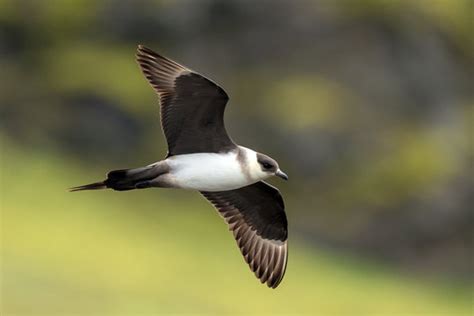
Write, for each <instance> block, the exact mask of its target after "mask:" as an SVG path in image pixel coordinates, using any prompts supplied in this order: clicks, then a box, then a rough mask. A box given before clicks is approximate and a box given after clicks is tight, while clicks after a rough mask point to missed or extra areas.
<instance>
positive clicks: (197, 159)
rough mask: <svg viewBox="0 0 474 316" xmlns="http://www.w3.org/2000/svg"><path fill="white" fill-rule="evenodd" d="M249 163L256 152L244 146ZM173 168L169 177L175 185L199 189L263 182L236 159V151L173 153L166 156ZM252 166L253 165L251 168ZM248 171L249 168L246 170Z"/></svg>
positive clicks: (230, 188)
mask: <svg viewBox="0 0 474 316" xmlns="http://www.w3.org/2000/svg"><path fill="white" fill-rule="evenodd" d="M245 150H246V153H247V157H248V159H247V163H250V164H251V163H252V162H253V159H252V156H253V155H254V154H252V153H254V152H253V151H252V150H250V149H245ZM166 162H167V164H168V165H169V167H170V169H171V170H170V172H169V173H168V176H169V177H170V178H171V179H170V180H171V181H172V182H173V186H175V187H178V188H183V189H193V190H199V191H226V190H234V189H238V188H241V187H243V186H247V185H249V184H252V183H255V182H258V181H260V180H261V179H260V177H259V176H260V175H255V174H254V175H252V174H251V172H244V171H243V169H242V165H241V163H239V161H238V159H237V151H233V152H229V153H225V154H215V153H197V154H185V155H177V156H171V157H169V158H168V159H166ZM251 169H253V168H250V170H251ZM247 170H249V169H247Z"/></svg>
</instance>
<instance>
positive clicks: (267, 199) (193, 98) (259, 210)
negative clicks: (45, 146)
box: [71, 45, 288, 288]
mask: <svg viewBox="0 0 474 316" xmlns="http://www.w3.org/2000/svg"><path fill="white" fill-rule="evenodd" d="M136 60H137V62H138V64H139V66H140V68H141V70H142V72H143V74H144V75H145V77H146V79H147V80H148V82H149V83H150V85H151V86H152V87H153V89H154V90H155V91H156V93H157V94H158V96H159V100H160V112H161V126H162V129H163V132H164V135H165V137H166V141H167V144H168V154H167V155H166V157H165V159H164V160H161V161H158V162H155V163H153V164H150V165H148V166H145V167H141V168H134V169H123V170H114V171H110V172H109V173H108V174H107V179H105V180H104V181H101V182H96V183H92V184H87V185H83V186H78V187H74V188H71V191H80V190H96V189H106V188H109V189H113V190H117V191H126V190H133V189H145V188H182V189H191V190H197V191H199V192H200V193H201V194H202V195H203V196H204V197H205V198H206V199H207V200H209V202H210V203H212V204H213V205H214V207H215V208H216V209H217V210H218V212H219V213H220V215H222V217H223V218H224V219H225V221H226V222H227V224H228V225H229V230H231V231H232V232H233V235H234V238H235V239H236V241H237V244H238V246H239V248H240V251H241V253H242V255H243V256H244V259H245V261H246V262H247V264H248V265H249V267H250V269H251V270H252V271H253V272H254V273H255V275H256V276H257V278H258V279H260V281H261V282H262V283H266V284H267V285H268V286H269V287H271V288H276V287H277V286H278V285H279V284H280V282H281V280H282V278H283V276H284V274H285V270H286V264H287V258H288V245H287V236H288V230H287V227H288V223H287V219H286V215H285V211H284V208H285V207H284V203H283V198H282V197H281V195H280V192H279V190H278V189H276V188H275V187H273V186H271V185H269V184H268V183H266V182H264V181H263V180H265V179H267V178H269V177H271V176H274V175H275V176H277V177H280V178H283V179H285V180H288V176H287V175H286V174H285V173H284V172H283V171H281V170H280V167H279V166H278V163H277V162H276V161H275V160H274V159H272V158H270V157H269V156H267V155H264V154H262V153H258V152H256V151H254V150H252V149H249V148H246V147H243V146H240V145H237V144H236V143H234V141H232V139H231V138H230V137H229V135H228V134H227V131H226V129H225V127H224V110H225V107H226V104H227V101H228V100H229V97H228V96H227V93H226V92H225V91H224V90H223V89H222V88H221V87H219V86H218V85H217V84H216V83H214V82H213V81H211V80H210V79H208V78H206V77H204V76H203V75H201V74H199V73H197V72H195V71H193V70H191V69H189V68H187V67H185V66H182V65H180V64H178V63H177V62H175V61H173V60H171V59H168V58H166V57H163V56H161V55H159V54H157V53H155V52H154V51H152V50H151V49H149V48H146V47H145V46H142V45H139V46H138V50H137V55H136Z"/></svg>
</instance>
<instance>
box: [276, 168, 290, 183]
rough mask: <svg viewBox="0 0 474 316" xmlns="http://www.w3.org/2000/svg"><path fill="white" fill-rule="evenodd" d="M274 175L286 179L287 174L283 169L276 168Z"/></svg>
mask: <svg viewBox="0 0 474 316" xmlns="http://www.w3.org/2000/svg"><path fill="white" fill-rule="evenodd" d="M275 175H276V176H277V177H280V178H282V179H284V180H287V181H288V176H287V175H286V173H284V172H283V171H281V170H280V169H278V170H277V172H275Z"/></svg>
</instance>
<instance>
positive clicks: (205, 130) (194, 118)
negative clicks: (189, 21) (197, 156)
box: [137, 45, 236, 156]
mask: <svg viewBox="0 0 474 316" xmlns="http://www.w3.org/2000/svg"><path fill="white" fill-rule="evenodd" d="M137 61H138V64H139V65H140V67H141V69H142V71H143V74H144V75H145V77H146V78H147V79H148V81H149V82H150V84H151V86H152V87H153V88H154V89H155V91H156V92H157V93H158V95H159V96H160V105H161V125H162V128H163V131H164V133H165V137H166V140H167V142H168V156H173V155H181V154H190V153H200V152H213V153H218V152H227V151H229V150H232V149H234V148H235V147H236V145H235V144H234V142H233V141H232V140H231V139H230V137H229V136H228V135H227V132H226V130H225V127H224V110H225V105H226V103H227V100H228V99H229V97H228V96H227V94H226V93H225V91H224V90H223V89H222V88H221V87H219V86H218V85H216V84H215V83H214V82H212V81H211V80H209V79H207V78H205V77H203V76H201V75H200V74H198V73H196V72H194V71H192V70H190V69H188V68H186V67H184V66H182V65H180V64H178V63H176V62H174V61H172V60H170V59H168V58H166V57H163V56H160V55H158V54H157V53H155V52H154V51H152V50H151V49H149V48H146V47H144V46H141V45H140V46H138V51H137Z"/></svg>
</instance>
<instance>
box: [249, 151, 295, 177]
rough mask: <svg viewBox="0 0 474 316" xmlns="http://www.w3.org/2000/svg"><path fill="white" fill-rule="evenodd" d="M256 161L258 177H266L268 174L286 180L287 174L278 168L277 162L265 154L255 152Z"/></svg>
mask: <svg viewBox="0 0 474 316" xmlns="http://www.w3.org/2000/svg"><path fill="white" fill-rule="evenodd" d="M257 163H258V168H257V173H258V174H259V176H260V177H262V178H268V177H270V176H273V175H275V176H277V177H280V178H282V179H284V180H288V176H287V175H286V173H284V172H283V171H281V170H280V167H279V166H278V163H277V162H276V161H275V160H274V159H272V158H270V157H268V156H267V155H264V154H261V153H257Z"/></svg>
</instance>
